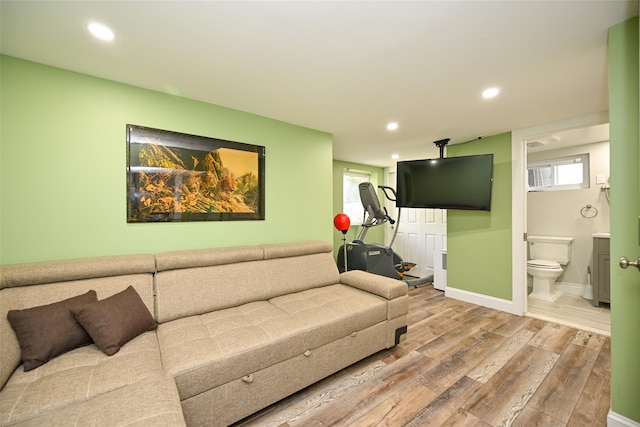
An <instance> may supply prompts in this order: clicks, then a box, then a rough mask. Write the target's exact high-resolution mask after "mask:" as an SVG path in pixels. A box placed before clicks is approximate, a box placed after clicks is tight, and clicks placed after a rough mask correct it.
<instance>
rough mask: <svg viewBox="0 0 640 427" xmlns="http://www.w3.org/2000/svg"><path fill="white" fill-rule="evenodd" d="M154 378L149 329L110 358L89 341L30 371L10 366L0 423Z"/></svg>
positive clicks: (156, 367)
mask: <svg viewBox="0 0 640 427" xmlns="http://www.w3.org/2000/svg"><path fill="white" fill-rule="evenodd" d="M159 376H164V373H163V370H162V362H161V360H160V351H159V348H158V341H157V338H156V336H155V333H154V332H146V333H144V334H142V335H141V336H139V337H137V338H135V339H134V340H132V341H131V342H129V343H128V344H127V345H126V346H124V347H123V348H122V350H121V351H120V352H118V354H116V355H114V356H107V355H105V354H104V353H103V352H102V351H100V349H98V347H97V346H95V345H93V344H92V345H88V346H85V347H81V348H78V349H75V350H72V351H70V352H68V353H65V354H63V355H61V356H59V357H56V358H55V359H52V360H51V361H49V363H46V364H44V365H42V366H39V367H38V368H36V369H33V370H31V371H28V372H24V371H23V370H22V369H18V370H16V371H15V372H14V373H13V375H12V376H11V377H10V378H9V380H8V381H7V383H6V384H5V386H4V388H3V389H2V390H1V391H0V425H2V426H4V425H11V424H13V423H16V422H20V421H24V420H28V419H31V418H36V417H39V416H42V415H45V414H48V413H50V412H53V411H57V410H59V409H61V408H64V407H66V406H69V405H73V404H75V403H78V402H82V401H86V400H89V399H92V398H94V397H96V396H99V395H101V394H104V393H109V392H111V391H114V390H118V389H121V388H123V387H125V386H128V385H130V384H134V383H136V382H138V381H142V380H145V379H148V378H156V377H159ZM47 425H50V424H47Z"/></svg>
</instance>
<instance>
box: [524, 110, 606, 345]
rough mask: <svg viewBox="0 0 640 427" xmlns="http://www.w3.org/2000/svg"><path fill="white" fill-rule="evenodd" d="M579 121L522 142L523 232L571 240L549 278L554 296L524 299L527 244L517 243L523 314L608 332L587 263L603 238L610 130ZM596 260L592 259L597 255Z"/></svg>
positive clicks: (535, 132)
mask: <svg viewBox="0 0 640 427" xmlns="http://www.w3.org/2000/svg"><path fill="white" fill-rule="evenodd" d="M594 119H595V120H594ZM578 122H580V121H578ZM582 122H583V123H576V122H575V121H574V122H567V123H561V124H556V125H550V126H547V127H546V128H545V127H542V128H538V129H531V130H530V131H529V133H528V134H527V135H526V136H525V137H522V138H521V140H520V144H522V146H523V150H522V151H523V170H524V172H525V173H524V174H523V176H524V181H525V182H524V194H523V200H522V202H523V203H522V205H523V207H524V209H523V211H524V224H523V227H524V233H525V234H524V235H525V236H527V235H528V236H532V235H535V236H557V237H570V238H573V243H572V245H571V258H570V260H569V262H567V263H566V264H565V265H562V270H563V272H562V273H561V274H560V276H559V277H558V278H557V279H556V281H555V287H556V289H557V291H559V293H558V294H557V295H558V296H557V298H555V299H554V298H540V297H537V298H536V297H532V296H529V294H530V293H531V291H532V277H531V276H530V275H529V274H527V272H526V260H527V259H529V253H528V247H529V246H528V244H527V243H526V242H523V243H524V244H523V252H524V262H523V263H522V264H524V265H525V267H524V272H523V274H524V275H525V277H526V279H525V280H524V288H525V289H524V290H523V293H522V294H521V295H522V298H523V300H524V301H523V308H524V310H523V311H524V313H525V315H527V316H530V317H536V318H541V319H544V320H548V321H553V322H557V323H561V324H564V325H567V326H571V327H576V328H580V329H583V330H587V331H591V332H596V333H599V334H603V335H610V324H611V323H610V307H609V303H608V298H607V296H606V295H604V294H603V293H602V292H598V291H599V290H600V289H601V288H600V287H598V284H597V283H596V282H598V280H600V282H602V281H603V278H604V276H603V274H600V275H599V277H594V276H593V274H594V263H593V261H592V259H593V256H594V245H596V247H599V246H597V245H599V244H601V243H599V242H605V243H608V233H609V224H610V221H609V190H608V189H609V132H608V131H609V128H608V123H606V121H605V122H603V120H602V118H601V117H597V118H596V117H590V118H588V119H585V120H582ZM521 135H523V134H521ZM581 173H582V174H583V175H582V176H581V175H580V174H581ZM523 240H524V239H523ZM607 247H608V245H607ZM597 251H598V249H596V252H597ZM514 256H515V255H514ZM595 257H596V263H597V257H598V254H597V253H596V255H595ZM551 261H553V260H551ZM595 267H596V270H597V265H596V266H595ZM601 269H602V268H601ZM607 273H608V271H607ZM607 278H608V275H607ZM594 286H596V292H595V294H596V295H595V303H594V292H593V289H594ZM514 295H515V294H514Z"/></svg>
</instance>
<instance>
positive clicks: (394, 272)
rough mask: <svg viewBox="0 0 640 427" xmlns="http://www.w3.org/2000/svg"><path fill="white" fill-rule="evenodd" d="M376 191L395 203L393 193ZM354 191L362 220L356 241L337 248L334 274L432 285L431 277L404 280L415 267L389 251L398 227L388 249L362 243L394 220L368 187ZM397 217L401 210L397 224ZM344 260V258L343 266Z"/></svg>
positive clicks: (368, 184) (367, 183)
mask: <svg viewBox="0 0 640 427" xmlns="http://www.w3.org/2000/svg"><path fill="white" fill-rule="evenodd" d="M378 188H380V189H381V190H382V192H383V193H384V195H385V197H386V198H387V199H388V200H390V201H392V202H395V201H396V191H395V190H394V189H393V188H391V187H387V186H385V185H379V186H378ZM358 190H359V192H360V201H361V202H362V207H363V208H364V211H365V214H364V215H365V218H364V221H363V223H362V229H361V230H360V233H359V234H358V237H357V238H356V239H355V240H353V241H351V242H349V243H346V244H345V245H343V246H341V247H340V250H339V251H338V257H337V262H336V264H337V265H338V270H339V271H340V272H341V273H342V272H344V271H346V270H364V271H367V272H369V273H373V274H378V275H380V276H386V277H390V278H392V279H398V280H404V281H405V282H406V283H407V285H408V286H414V287H416V286H418V285H423V284H426V283H431V282H433V275H430V276H427V277H424V278H413V279H408V278H406V277H405V275H406V273H407V272H408V271H409V270H411V269H412V268H413V267H415V265H416V264H415V263H412V262H405V261H403V260H402V258H400V256H399V255H398V254H397V253H396V252H394V251H393V249H391V246H393V243H394V242H395V240H396V236H397V234H398V227H395V229H394V232H393V237H392V238H391V241H390V242H389V246H384V245H381V244H379V243H365V241H364V238H365V236H366V235H367V232H368V231H369V229H370V228H371V227H377V226H379V225H383V224H385V223H387V222H389V223H390V224H392V225H393V224H395V223H396V220H394V219H393V218H391V217H390V216H389V214H388V212H387V209H386V208H385V207H381V206H380V200H379V199H378V195H377V194H376V190H375V188H374V186H373V184H372V183H370V182H363V183H361V184H360V185H358ZM400 213H401V210H400V208H398V215H397V220H398V221H399V220H400ZM345 246H346V247H345ZM345 256H346V258H347V259H346V263H345ZM345 268H346V270H345Z"/></svg>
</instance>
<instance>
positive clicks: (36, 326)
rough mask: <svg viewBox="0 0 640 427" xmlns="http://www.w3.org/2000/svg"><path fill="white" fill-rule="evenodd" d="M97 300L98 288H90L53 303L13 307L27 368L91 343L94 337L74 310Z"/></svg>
mask: <svg viewBox="0 0 640 427" xmlns="http://www.w3.org/2000/svg"><path fill="white" fill-rule="evenodd" d="M96 301H98V298H97V296H96V291H89V292H87V293H86V294H83V295H78V296H76V297H73V298H69V299H66V300H63V301H59V302H55V303H53V304H47V305H41V306H38V307H32V308H26V309H24V310H9V312H8V313H7V318H8V319H9V323H10V324H11V327H12V328H13V330H14V331H15V333H16V337H17V338H18V343H20V349H21V350H22V363H23V365H24V370H25V371H30V370H32V369H34V368H37V367H38V366H40V365H43V364H45V363H47V362H48V361H49V360H51V359H53V358H54V357H56V356H59V355H61V354H62V353H66V352H67V351H71V350H73V349H75V348H78V347H82V346H84V345H88V344H91V342H92V341H91V337H90V336H89V335H88V334H87V332H86V331H85V330H84V329H83V328H82V326H80V324H78V322H77V321H76V319H75V318H74V317H73V314H71V310H72V309H74V308H78V307H82V306H83V305H85V304H89V303H92V302H96Z"/></svg>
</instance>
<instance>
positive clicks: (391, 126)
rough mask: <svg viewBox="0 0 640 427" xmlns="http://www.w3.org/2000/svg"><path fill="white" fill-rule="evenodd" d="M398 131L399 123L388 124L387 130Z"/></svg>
mask: <svg viewBox="0 0 640 427" xmlns="http://www.w3.org/2000/svg"><path fill="white" fill-rule="evenodd" d="M396 129H398V123H396V122H390V123H388V124H387V130H396Z"/></svg>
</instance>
